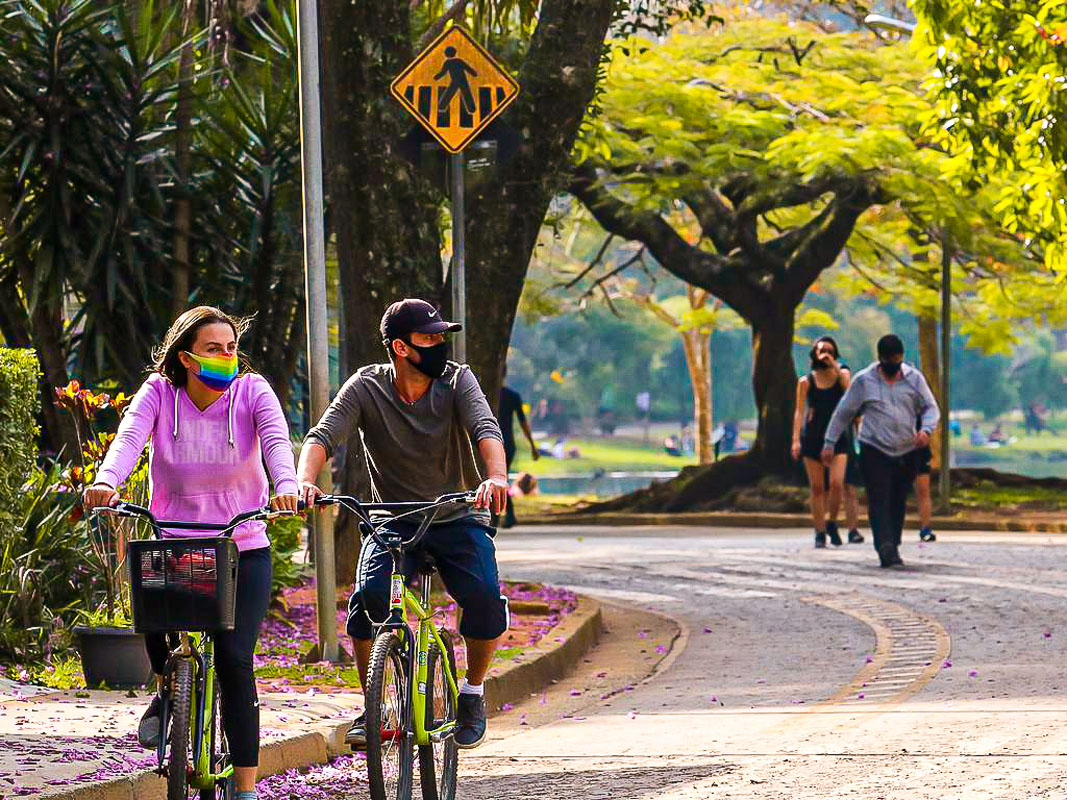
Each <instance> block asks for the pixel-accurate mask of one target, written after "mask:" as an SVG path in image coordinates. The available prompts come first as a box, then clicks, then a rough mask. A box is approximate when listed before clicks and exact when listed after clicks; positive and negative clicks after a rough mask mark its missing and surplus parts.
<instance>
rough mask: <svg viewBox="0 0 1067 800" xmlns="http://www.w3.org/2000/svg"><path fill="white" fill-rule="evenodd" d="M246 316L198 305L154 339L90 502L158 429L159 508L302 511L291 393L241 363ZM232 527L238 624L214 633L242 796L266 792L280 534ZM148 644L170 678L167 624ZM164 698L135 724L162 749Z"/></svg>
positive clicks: (129, 466) (158, 669)
mask: <svg viewBox="0 0 1067 800" xmlns="http://www.w3.org/2000/svg"><path fill="white" fill-rule="evenodd" d="M247 327H248V323H247V322H246V321H245V320H241V319H236V318H234V317H231V316H229V315H228V314H226V313H225V312H223V311H221V310H219V309H217V308H212V307H210V306H199V307H197V308H193V309H191V310H189V311H186V312H185V313H184V314H182V315H181V316H180V317H178V319H176V320H175V321H174V324H173V325H171V327H170V330H169V331H167V334H166V336H164V337H163V343H162V344H161V345H160V346H159V347H158V348H157V349H156V351H155V354H154V361H153V363H152V374H151V375H150V376H149V378H148V380H146V381H145V382H144V383H143V384H142V385H141V388H140V389H139V390H138V391H137V394H136V395H135V396H134V398H133V402H132V403H131V404H130V407H129V410H128V411H127V412H126V415H125V416H124V417H123V418H122V423H121V424H120V425H119V430H118V433H117V434H116V435H115V440H114V442H112V444H111V447H110V448H109V449H108V452H107V456H106V457H105V458H104V462H103V464H102V465H101V467H100V471H99V473H97V476H96V482H95V483H93V485H92V486H90V487H89V488H88V489H86V491H85V505H86V506H87V507H90V508H95V507H97V506H113V505H115V503H117V502H118V499H119V498H118V494H117V493H116V489H117V488H118V487H119V486H120V485H121V484H122V483H123V482H124V481H125V480H126V478H127V477H129V475H130V472H131V471H132V470H133V468H134V466H135V465H136V464H137V460H138V459H139V458H140V456H141V452H142V451H143V450H144V448H145V445H146V444H148V442H149V441H151V443H152V447H151V450H150V457H149V462H150V470H151V478H152V500H151V510H152V513H153V514H155V515H156V516H157V517H160V518H165V519H180V520H196V521H203V522H209V523H219V522H229V521H230V519H232V518H233V517H234V516H236V515H237V514H240V513H242V512H244V511H251V510H254V509H256V508H261V507H263V506H265V505H267V503H268V501H269V502H270V506H271V508H274V509H281V510H288V511H293V512H295V511H296V509H297V488H298V487H297V482H296V471H295V469H294V468H293V449H292V445H291V444H290V440H289V428H288V425H287V424H286V421H285V415H284V414H283V413H282V408H281V404H280V403H279V402H278V397H277V396H276V395H275V393H274V390H273V389H271V387H270V384H268V383H267V381H266V380H264V379H263V378H262V377H261V376H260V375H257V374H256V373H254V372H251V371H248V370H244V371H242V369H241V366H240V361H239V359H238V344H239V341H240V338H241V335H242V334H243V333H244V332H245V330H246V328H247ZM268 473H269V474H270V481H271V482H273V484H274V492H275V496H274V497H273V498H271V497H270V485H269V483H268V481H267V476H268ZM164 535H167V536H171V535H173V536H181V535H185V536H190V535H193V536H196V535H203V534H198V533H197V532H195V531H186V532H182V533H179V532H174V533H169V532H167V531H164ZM233 539H234V541H235V542H236V543H237V549H238V550H239V551H240V560H239V562H238V568H237V606H236V625H235V626H234V629H233V630H232V631H220V632H218V633H216V635H215V657H216V666H217V669H218V678H219V685H220V688H221V690H222V691H221V695H222V724H223V727H224V728H225V730H226V740H227V741H228V742H229V745H230V754H231V756H232V758H233V765H234V783H235V788H236V792H237V798H238V800H249V799H250V798H254V797H255V796H256V792H255V779H256V767H257V765H258V764H259V699H258V697H257V696H256V682H255V677H254V676H253V673H252V653H253V651H254V650H255V647H256V640H257V639H258V638H259V629H260V625H261V624H262V622H263V618H264V617H265V616H266V614H267V608H268V606H269V605H270V585H271V562H270V542H269V541H268V540H267V533H266V524H265V523H264V522H247V523H245V524H244V525H240V526H238V527H237V529H236V530H235V531H234V534H233ZM145 646H146V648H147V650H148V655H149V658H150V659H151V661H152V670H153V672H155V674H156V675H157V682H159V683H160V684H161V681H162V679H161V678H159V677H158V676H161V675H162V673H163V669H164V666H165V665H166V661H167V656H168V655H169V652H170V648H169V647H168V644H167V639H166V636H165V635H164V634H158V635H149V636H146V637H145ZM160 707H161V699H160V696H159V695H158V694H157V695H156V696H155V697H153V698H152V702H151V704H150V705H149V707H148V710H147V711H146V712H145V713H144V716H143V717H142V718H141V722H140V725H139V727H138V730H137V739H138V742H139V743H140V744H141V746H142V747H146V748H149V749H152V750H154V749H155V748H156V746H157V744H158V742H159V736H160Z"/></svg>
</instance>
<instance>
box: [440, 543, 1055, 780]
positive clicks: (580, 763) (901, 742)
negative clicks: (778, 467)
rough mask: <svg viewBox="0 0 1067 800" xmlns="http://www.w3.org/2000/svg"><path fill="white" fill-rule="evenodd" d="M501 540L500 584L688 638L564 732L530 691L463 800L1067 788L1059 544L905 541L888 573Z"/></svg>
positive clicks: (858, 556) (476, 760) (727, 547)
mask: <svg viewBox="0 0 1067 800" xmlns="http://www.w3.org/2000/svg"><path fill="white" fill-rule="evenodd" d="M911 535H914V534H911ZM497 541H498V551H499V552H498V555H499V560H500V563H501V570H502V573H503V574H504V575H505V576H506V577H508V578H517V579H536V580H542V581H548V582H552V583H557V584H563V585H567V586H571V587H575V588H579V589H581V590H582V591H585V592H587V593H589V594H593V595H596V596H598V597H601V598H603V599H605V600H608V601H611V602H613V603H617V604H621V605H623V606H625V607H629V608H642V609H648V610H651V611H655V612H658V613H660V614H665V615H669V616H670V617H672V618H674V619H675V620H677V621H678V622H680V623H681V625H682V626H683V629H684V633H683V635H682V637H681V638H680V639H679V640H678V642H677V643H676V647H675V650H674V652H673V653H672V654H671V656H670V658H669V659H668V661H667V662H665V663H664V665H663V666H664V668H663V669H661V670H660V671H659V672H658V674H657V675H656V676H655V677H654V678H653V679H651V680H649V681H647V682H645V683H643V684H641V685H638V686H636V687H634V688H632V690H630V691H620V692H619V693H617V694H613V695H612V696H610V697H607V698H606V699H597V700H590V701H584V700H582V701H581V702H583V703H585V705H584V707H581V708H577V709H574V708H572V709H571V712H570V714H569V715H568V716H567V717H566V718H563V719H559V718H558V715H557V716H549V715H547V714H546V713H544V711H543V710H542V711H541V712H539V710H538V708H537V705H536V701H534V700H531V701H530V703H528V704H524V706H522V707H520V708H517V709H515V712H513V713H511V714H508V715H504V716H502V717H498V718H497V720H498V721H495V722H494V733H493V740H492V741H491V742H489V743H487V744H486V745H485V746H483V747H482V748H481V749H479V750H478V751H476V752H472V753H470V754H464V758H463V759H462V760H461V764H462V765H463V766H462V769H463V775H462V778H461V792H460V797H461V798H463V800H482V799H483V798H484V799H485V800H489V798H493V800H508V799H509V798H516V799H517V798H523V800H526V799H527V798H530V797H534V796H543V797H546V798H549V797H551V798H557V797H559V798H564V797H566V798H571V797H573V798H584V799H586V800H593V799H594V798H609V797H610V798H621V799H622V800H638V799H640V800H646V799H647V800H653V798H719V797H724V798H725V797H729V798H790V800H795V799H796V798H845V797H848V798H885V799H886V800H889V799H890V798H893V799H896V798H901V799H903V798H908V800H914V799H915V798H927V797H929V798H1012V800H1015V799H1016V798H1043V797H1049V798H1051V797H1063V796H1064V788H1063V787H1064V785H1065V784H1067V700H1065V699H1064V697H1065V694H1067V672H1065V658H1064V655H1065V644H1067V625H1065V624H1064V608H1065V598H1067V564H1065V562H1067V549H1064V546H1065V545H1067V537H1055V538H1050V537H1047V536H1041V535H994V534H990V535H979V534H945V535H943V536H942V537H941V540H940V541H938V542H937V543H936V544H932V545H925V546H920V545H918V544H917V543H911V544H909V545H907V546H906V547H905V548H904V549H903V556H904V559H905V561H907V563H908V569H907V570H906V571H899V572H898V571H884V570H880V569H878V568H877V561H876V559H875V557H874V553H873V550H872V548H871V547H870V545H863V546H849V547H845V548H842V549H840V550H836V551H835V550H830V551H815V550H813V549H810V539H809V536H808V534H806V533H804V532H801V531H793V532H789V531H784V532H773V533H772V532H744V531H731V530H714V531H712V530H697V529H691V528H689V529H672V528H626V529H622V528H615V529H612V528H583V529H581V530H579V531H578V532H577V534H576V532H575V529H573V528H572V529H569V530H562V529H548V528H537V529H534V528H530V529H525V530H524V529H522V528H518V529H515V530H513V531H511V532H508V533H507V534H504V535H502V536H501V537H500V538H498V540H497ZM640 635H644V634H640ZM595 660H596V659H595V657H594V663H593V664H591V665H586V670H587V672H588V671H589V670H595V669H596V668H597V665H596V663H595ZM581 679H582V678H581V677H580V676H579V678H578V679H577V680H581ZM579 688H580V687H579ZM616 688H622V687H616ZM590 696H597V697H599V696H600V695H599V693H596V694H592V695H590ZM572 706H573V703H572ZM520 714H521V715H522V716H519V717H516V715H520ZM527 717H528V718H529V719H528V720H527ZM516 719H521V720H522V722H523V724H521V725H520V724H518V723H517V722H516Z"/></svg>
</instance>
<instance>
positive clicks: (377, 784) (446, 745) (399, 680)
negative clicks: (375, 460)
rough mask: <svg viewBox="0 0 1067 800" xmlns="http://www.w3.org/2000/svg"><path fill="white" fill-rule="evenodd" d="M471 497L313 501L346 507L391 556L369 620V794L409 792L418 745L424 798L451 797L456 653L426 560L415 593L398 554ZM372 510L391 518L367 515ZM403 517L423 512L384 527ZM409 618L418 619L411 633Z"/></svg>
mask: <svg viewBox="0 0 1067 800" xmlns="http://www.w3.org/2000/svg"><path fill="white" fill-rule="evenodd" d="M473 502H474V495H473V494H469V493H458V494H447V495H442V496H441V497H439V498H437V500H434V501H433V502H429V503H421V502H416V503H361V502H360V501H359V500H357V499H356V498H354V497H349V496H345V495H322V496H320V497H319V498H318V499H317V500H316V504H317V505H340V506H342V507H344V508H346V509H348V510H349V511H350V512H352V513H353V514H354V515H355V516H356V518H357V519H358V520H359V524H360V529H361V531H362V532H363V533H364V535H365V536H370V537H372V538H373V539H374V540H375V541H377V542H378V544H379V545H381V546H382V547H383V548H385V549H386V550H388V552H389V553H390V555H391V556H392V559H393V570H392V578H391V581H390V593H389V617H388V619H386V620H385V621H384V622H378V621H377V620H372V622H374V623H375V626H376V631H377V635H376V636H375V639H374V644H373V645H372V647H371V657H370V665H369V668H368V670H367V685H366V687H364V692H365V697H364V700H365V711H366V720H367V776H368V782H369V784H370V796H371V800H408V799H409V798H410V797H411V793H412V787H413V783H414V767H415V756H414V749H415V748H416V747H418V765H419V783H420V786H421V789H422V797H423V800H454V798H455V796H456V770H457V767H458V762H459V759H458V754H459V749H458V747H457V745H456V742H455V739H454V738H453V733H454V732H455V728H456V709H457V707H458V704H459V688H458V686H459V685H458V683H457V681H456V657H455V652H454V650H453V647H452V642H451V639H450V638H449V634H448V631H446V630H444V629H441V628H438V627H437V625H435V624H434V621H433V612H432V609H431V606H430V583H431V576H432V575H433V573H434V571H435V569H434V565H433V562H432V560H430V559H428V558H424V559H423V560H422V562H421V566H420V569H419V571H418V573H417V574H418V576H419V579H420V582H421V597H416V596H415V593H414V592H413V591H412V590H411V589H410V588H408V586H407V584H406V583H405V580H404V575H403V572H402V570H401V563H402V559H403V555H404V553H405V552H406V551H413V550H415V549H416V548H417V546H418V544H419V542H420V541H421V540H422V538H423V536H425V535H426V531H427V530H428V529H429V527H430V525H431V524H432V523H433V521H434V520H435V519H436V518H437V516H438V515H439V514H440V512H441V511H442V510H444V509H445V508H448V507H455V506H457V505H470V504H472V503H473ZM375 512H377V513H379V514H390V515H391V516H389V517H386V518H384V519H382V518H377V519H372V518H371V516H370V515H371V514H372V513H375ZM405 517H416V518H418V517H421V521H420V522H419V523H418V527H417V528H416V529H415V531H414V533H412V534H410V535H408V536H407V537H405V536H404V535H403V534H401V533H398V532H396V531H393V530H390V529H389V528H388V527H387V526H388V525H389V524H390V523H393V522H395V521H397V520H398V519H403V518H405ZM409 619H413V620H414V621H416V622H417V625H416V626H415V630H414V632H413V631H412V626H411V625H409V624H408V620H409ZM375 720H376V721H377V724H373V722H372V721H375Z"/></svg>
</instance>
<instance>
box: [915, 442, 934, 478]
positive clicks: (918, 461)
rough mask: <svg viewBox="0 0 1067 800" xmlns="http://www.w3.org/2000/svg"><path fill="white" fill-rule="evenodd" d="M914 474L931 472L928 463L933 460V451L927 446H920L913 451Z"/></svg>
mask: <svg viewBox="0 0 1067 800" xmlns="http://www.w3.org/2000/svg"><path fill="white" fill-rule="evenodd" d="M914 455H915V474H916V475H929V474H930V472H931V468H930V464H931V462H933V460H934V451H933V450H931V449H930V447H929V446H927V447H920V448H919V449H918V450H916V451H915V453H914Z"/></svg>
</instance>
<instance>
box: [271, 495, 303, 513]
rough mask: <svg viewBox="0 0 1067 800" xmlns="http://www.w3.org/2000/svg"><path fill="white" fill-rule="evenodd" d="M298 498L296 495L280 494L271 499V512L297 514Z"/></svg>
mask: <svg viewBox="0 0 1067 800" xmlns="http://www.w3.org/2000/svg"><path fill="white" fill-rule="evenodd" d="M298 499H299V498H298V496H297V495H295V494H278V495H275V496H274V497H272V498H271V499H270V510H271V511H289V512H292V513H293V514H295V513H296V512H297V508H296V504H297V500H298Z"/></svg>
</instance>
